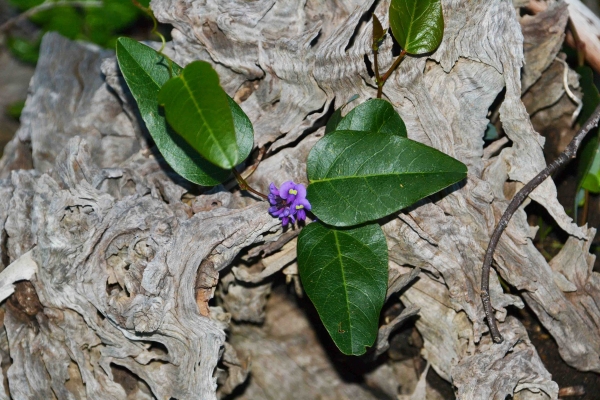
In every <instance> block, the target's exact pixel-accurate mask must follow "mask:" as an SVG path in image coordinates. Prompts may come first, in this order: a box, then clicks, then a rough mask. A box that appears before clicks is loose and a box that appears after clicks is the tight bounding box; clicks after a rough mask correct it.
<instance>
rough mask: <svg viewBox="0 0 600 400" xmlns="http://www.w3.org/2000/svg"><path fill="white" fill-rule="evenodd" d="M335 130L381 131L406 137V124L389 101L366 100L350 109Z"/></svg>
mask: <svg viewBox="0 0 600 400" xmlns="http://www.w3.org/2000/svg"><path fill="white" fill-rule="evenodd" d="M336 130H338V131H342V130H347V131H365V132H381V133H388V134H390V135H399V136H403V137H406V125H404V121H402V118H400V115H398V113H397V112H396V110H394V106H392V105H391V104H390V102H389V101H386V100H382V99H371V100H367V101H365V102H364V103H362V104H360V105H359V106H357V107H355V108H353V109H352V111H350V112H349V113H348V114H347V115H346V116H345V117H344V118H342V119H341V120H340V122H338V124H337V125H336Z"/></svg>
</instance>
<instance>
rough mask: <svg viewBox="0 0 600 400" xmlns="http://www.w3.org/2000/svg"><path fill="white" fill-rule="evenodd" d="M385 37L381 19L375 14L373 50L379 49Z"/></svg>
mask: <svg viewBox="0 0 600 400" xmlns="http://www.w3.org/2000/svg"><path fill="white" fill-rule="evenodd" d="M384 36H385V32H384V31H383V26H381V22H379V18H377V16H376V15H375V14H373V50H378V49H379V46H380V45H381V41H382V40H383V37H384Z"/></svg>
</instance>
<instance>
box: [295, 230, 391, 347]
mask: <svg viewBox="0 0 600 400" xmlns="http://www.w3.org/2000/svg"><path fill="white" fill-rule="evenodd" d="M298 271H299V273H300V279H301V280H302V285H303V287H304V290H305V291H306V294H307V295H308V297H309V298H310V300H311V301H312V302H313V304H314V305H315V308H316V309H317V312H318V313H319V316H320V317H321V321H322V322H323V325H325V328H326V329H327V332H329V335H330V336H331V338H332V339H333V341H334V342H335V344H336V345H337V346H338V348H339V349H340V350H341V351H342V353H344V354H348V355H350V354H352V355H361V354H364V353H365V351H366V347H369V346H372V345H373V343H374V342H375V339H376V338H377V329H378V321H379V313H380V312H381V307H382V306H383V303H384V301H385V295H386V291H387V281H388V253H387V245H386V241H385V236H384V234H383V231H382V230H381V227H380V226H379V225H377V224H369V225H364V226H361V227H359V228H353V229H340V228H334V227H329V226H326V225H324V224H322V223H320V222H313V223H311V224H309V225H307V226H306V227H305V228H304V229H302V232H300V236H299V237H298Z"/></svg>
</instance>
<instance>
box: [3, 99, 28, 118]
mask: <svg viewBox="0 0 600 400" xmlns="http://www.w3.org/2000/svg"><path fill="white" fill-rule="evenodd" d="M23 108H25V100H18V101H15V102H13V103H10V104H9V105H8V106H6V113H7V114H8V115H9V116H10V117H11V118H14V119H16V120H17V121H18V120H19V118H21V113H22V112H23Z"/></svg>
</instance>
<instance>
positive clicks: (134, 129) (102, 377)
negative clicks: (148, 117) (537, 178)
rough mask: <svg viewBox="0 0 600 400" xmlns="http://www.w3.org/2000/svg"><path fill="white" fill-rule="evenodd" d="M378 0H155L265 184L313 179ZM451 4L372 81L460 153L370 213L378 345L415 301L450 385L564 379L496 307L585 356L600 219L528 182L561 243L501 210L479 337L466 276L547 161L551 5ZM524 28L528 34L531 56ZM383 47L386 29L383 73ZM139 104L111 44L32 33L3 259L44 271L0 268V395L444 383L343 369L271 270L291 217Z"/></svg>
mask: <svg viewBox="0 0 600 400" xmlns="http://www.w3.org/2000/svg"><path fill="white" fill-rule="evenodd" d="M388 6H389V2H388V1H380V2H373V1H366V2H363V1H352V0H344V1H342V0H340V1H336V2H330V1H325V2H311V1H309V2H296V1H281V2H275V1H274V0H257V1H253V2H247V1H241V0H240V1H230V2H219V1H207V2H198V1H191V0H153V1H152V8H153V10H154V12H155V15H156V16H157V18H158V19H159V20H160V21H162V22H166V23H171V24H173V26H174V27H175V29H174V30H173V34H172V37H173V41H172V42H170V43H169V44H168V46H167V49H166V50H165V52H166V53H167V54H169V55H171V56H172V57H173V58H174V59H175V60H176V61H177V62H178V63H180V64H182V65H185V64H186V63H189V62H191V61H193V60H197V59H203V60H207V61H209V62H212V63H213V64H214V66H215V68H216V69H217V71H218V73H219V75H220V77H221V83H222V85H223V87H224V88H225V90H226V91H227V92H228V93H229V94H230V95H232V96H233V97H234V98H235V99H236V100H237V101H238V102H240V103H241V107H242V108H243V109H244V111H246V113H247V114H248V116H249V117H250V119H251V120H252V122H253V123H254V126H255V135H256V140H255V146H256V147H263V146H267V145H268V146H269V148H268V151H267V153H266V155H265V159H264V160H263V161H262V162H261V163H260V164H259V166H258V168H257V169H256V171H255V172H254V174H253V175H252V176H251V177H250V178H249V183H250V184H251V185H252V186H254V187H257V188H262V189H264V188H266V187H267V186H268V184H269V183H270V182H272V181H275V182H277V183H280V182H282V181H285V180H288V179H293V180H295V181H297V182H298V181H299V182H305V181H306V174H305V160H306V157H307V154H308V152H309V150H310V149H311V147H312V146H313V145H314V143H315V142H316V141H317V140H318V139H319V138H320V137H321V136H322V134H323V130H324V129H323V128H322V125H323V120H324V118H326V116H327V115H328V113H329V112H330V110H332V108H333V107H334V106H335V105H338V106H339V105H340V104H343V103H344V102H345V101H346V100H347V99H348V98H349V97H350V96H352V95H354V94H358V95H359V100H357V101H356V103H358V102H360V101H364V100H366V99H367V98H369V97H374V95H375V93H376V85H375V84H374V80H373V77H372V76H370V75H369V72H368V64H369V63H370V62H372V57H371V53H370V51H369V48H370V47H369V43H370V35H371V25H370V22H367V21H368V20H369V16H370V14H371V13H372V12H375V13H376V14H377V16H378V17H379V18H380V20H381V21H386V20H387V17H386V15H385V14H386V10H387V7H388ZM443 8H444V16H445V21H446V28H445V32H444V40H443V42H442V44H441V46H440V47H439V49H438V50H437V51H436V52H434V53H433V54H432V55H430V56H429V57H418V58H411V57H409V58H407V59H406V60H405V61H404V62H403V63H402V64H401V66H400V68H399V70H398V72H397V73H396V74H394V75H393V77H392V78H391V79H390V80H388V82H387V84H386V86H385V90H384V95H385V96H386V97H387V98H388V99H389V100H390V101H391V102H392V104H393V105H394V106H395V107H396V109H397V110H398V112H399V113H400V115H401V116H402V118H403V119H404V121H405V122H406V125H407V127H408V132H409V137H411V138H412V139H414V140H418V141H421V142H423V143H426V144H428V145H430V146H433V147H435V148H437V149H439V150H441V151H444V152H445V153H447V154H450V155H452V156H454V157H456V158H458V159H460V160H461V161H463V162H464V163H465V164H467V166H468V167H469V175H468V179H467V180H466V181H465V182H464V183H462V184H460V185H455V186H454V187H452V188H449V189H448V190H445V191H444V192H442V193H440V194H438V195H435V196H432V197H430V198H428V199H426V200H424V201H421V202H420V203H418V204H417V205H415V206H413V207H411V208H410V209H408V210H404V211H403V212H401V213H398V214H397V215H394V216H393V217H391V218H389V219H388V222H386V223H385V224H384V226H383V229H384V231H385V233H386V236H387V238H388V246H389V250H390V279H389V287H390V290H389V292H388V297H389V298H396V299H397V298H398V295H400V299H401V302H402V303H403V304H404V306H405V307H406V309H405V310H404V313H402V314H400V316H399V317H398V318H396V319H393V320H391V321H388V323H387V324H385V325H383V326H382V327H381V329H380V334H379V339H378V342H377V343H376V345H375V348H376V350H375V351H376V352H377V353H378V354H379V353H382V352H385V351H386V349H387V347H388V346H389V344H388V340H389V337H390V334H391V333H392V332H393V330H394V329H396V328H397V327H398V326H399V325H400V324H401V323H402V322H403V321H405V320H406V318H408V317H409V316H410V315H412V314H413V313H415V312H416V311H417V310H420V311H419V312H418V314H417V316H416V317H414V316H413V317H412V318H413V319H414V320H416V327H417V329H418V330H419V332H420V334H421V336H422V338H423V342H424V347H423V351H422V355H423V357H424V358H425V359H426V360H427V361H428V363H429V365H430V366H431V367H432V368H433V369H434V370H435V371H436V372H437V373H438V374H439V375H440V376H441V377H442V378H444V379H446V380H447V381H449V382H451V383H452V384H453V385H454V386H455V388H456V393H457V396H458V397H459V398H461V399H482V398H495V399H504V398H505V396H507V395H514V397H515V398H521V399H526V398H530V397H531V396H532V393H539V396H540V397H544V398H557V395H558V386H557V384H556V383H554V382H553V381H552V377H551V376H550V374H549V373H548V372H547V371H546V369H545V368H544V366H543V364H542V362H541V360H540V358H539V357H538V355H537V352H536V350H535V348H534V347H533V346H532V344H531V342H530V341H529V339H528V337H527V333H526V331H525V329H524V328H523V326H522V325H521V323H520V322H519V321H518V320H517V319H515V318H513V317H510V316H509V317H507V307H510V306H512V307H523V306H524V303H527V305H528V306H529V307H530V308H531V309H532V310H533V312H534V313H535V314H536V315H537V317H538V318H539V320H540V321H541V323H542V324H543V325H544V327H545V328H546V329H547V330H548V331H549V332H550V334H551V335H552V336H553V337H554V339H555V340H556V342H557V343H558V346H559V351H560V354H561V356H562V357H563V358H564V360H565V361H566V362H567V363H569V364H570V365H572V366H573V367H575V368H578V369H580V370H586V371H596V372H600V357H599V356H600V340H599V339H600V338H599V337H598V336H599V334H598V333H599V332H600V310H599V309H598V304H600V276H599V275H598V274H597V273H595V272H592V265H593V262H594V257H593V256H592V255H590V254H589V246H590V243H591V239H592V238H593V237H594V235H595V230H594V229H590V228H587V227H578V226H576V225H575V224H574V223H573V222H572V221H571V219H570V218H569V217H568V216H567V215H566V213H565V211H564V210H563V208H562V207H561V206H560V204H559V203H558V201H557V199H556V188H555V186H554V183H553V182H552V181H551V180H548V181H546V182H545V183H544V184H543V185H542V186H540V187H539V188H538V189H536V190H535V191H534V192H533V193H532V194H531V196H530V198H531V199H532V200H534V201H536V202H538V203H539V204H541V205H542V206H544V207H545V208H546V209H547V210H548V212H549V214H550V215H551V216H552V217H553V218H554V219H555V220H556V222H557V223H558V225H559V226H560V227H561V228H562V229H563V230H564V231H565V232H567V233H568V234H569V235H570V238H569V239H568V241H567V242H566V244H565V246H564V247H563V249H562V250H561V252H560V253H559V254H558V255H557V256H556V257H555V258H554V259H553V260H552V261H551V262H549V263H548V262H546V261H545V259H544V257H543V256H542V255H541V254H540V253H539V251H538V250H537V249H536V248H535V247H534V245H533V244H532V237H533V235H534V233H535V230H536V229H535V228H532V227H530V226H529V225H528V224H527V220H526V214H525V212H524V211H523V207H522V208H521V209H520V210H519V211H518V212H517V213H516V214H515V216H514V217H513V219H512V220H511V222H510V224H509V225H508V228H507V230H506V232H505V233H504V236H503V237H502V239H501V240H500V245H499V248H498V250H497V251H496V255H495V266H496V268H497V271H498V273H499V274H500V275H501V276H502V279H503V280H504V282H506V283H507V284H508V285H510V287H512V288H515V289H516V290H515V291H514V293H518V295H516V294H510V293H504V291H503V289H502V287H501V285H500V283H499V280H498V277H497V275H496V274H495V273H493V274H492V279H491V297H492V304H493V305H494V306H495V307H496V316H497V318H498V319H499V320H500V321H502V322H501V324H500V330H501V332H502V334H503V336H504V337H505V341H504V343H502V344H500V345H497V344H493V343H492V341H491V339H490V337H489V333H488V327H487V325H486V323H485V316H484V312H483V308H482V306H481V303H480V300H479V294H480V293H479V287H480V275H481V262H482V259H483V254H484V252H485V249H486V246H487V243H488V241H489V236H490V234H491V232H492V230H493V228H494V226H495V224H496V222H497V220H498V219H499V217H500V215H501V214H502V212H503V210H504V209H505V208H506V205H507V204H508V201H509V200H510V198H511V197H512V195H513V194H514V192H515V189H517V188H519V187H521V186H522V185H523V184H524V183H526V182H527V181H528V180H529V179H531V178H532V177H533V176H534V175H535V174H536V173H537V172H539V171H540V170H541V169H542V168H543V167H544V166H545V161H544V157H543V153H542V147H543V144H544V139H543V138H542V137H541V136H540V135H539V134H538V133H536V131H535V130H534V128H533V126H532V124H531V122H530V118H529V115H528V112H527V110H526V108H525V105H524V103H523V101H522V100H521V95H522V94H523V93H525V96H527V90H533V89H534V88H535V87H536V82H538V81H541V80H543V79H547V80H548V81H549V82H550V81H552V76H550V75H548V74H550V72H547V71H552V68H554V67H553V65H555V64H554V60H555V58H556V56H557V52H558V48H559V47H558V45H557V43H559V44H560V42H562V39H563V33H562V32H563V30H562V29H559V28H556V29H553V30H551V31H549V30H547V29H544V24H546V23H547V20H546V19H544V18H542V17H537V19H535V18H534V19H526V18H523V19H522V21H521V22H522V24H523V25H522V26H523V29H522V27H521V25H520V23H519V22H520V18H519V16H518V15H519V14H518V12H517V11H516V10H515V8H514V6H513V4H511V3H510V2H507V1H505V0H485V1H484V0H477V1H467V0H446V1H443ZM564 9H565V6H564V5H563V4H562V3H560V2H553V3H551V4H550V8H549V9H548V10H547V11H545V12H547V13H554V14H552V18H554V19H553V20H552V21H555V22H556V24H559V26H562V27H564V24H566V19H565V18H563V17H562V13H563V12H564ZM524 43H537V44H538V45H537V46H535V47H534V48H532V49H528V48H527V47H526V46H525V52H524ZM391 49H392V43H391V40H390V39H389V38H388V39H386V41H385V42H384V44H383V46H382V50H381V52H380V54H381V57H380V63H381V64H382V69H385V68H386V67H387V66H389V65H390V64H391V62H392V58H391V55H390V54H391ZM365 55H367V57H366V58H365ZM524 60H526V61H527V64H526V68H525V70H524V76H521V67H522V65H523V62H524ZM555 75H556V74H555ZM569 76H571V75H569ZM560 79H562V77H560ZM573 79H575V76H573ZM522 80H523V82H524V83H523V84H522ZM575 82H576V79H575ZM503 89H505V92H504V94H503V97H502V98H501V106H500V108H499V118H500V121H501V122H502V129H503V131H504V133H505V134H506V137H508V139H509V140H510V144H509V141H508V140H505V139H504V140H503V141H502V142H499V143H497V144H496V145H495V146H494V147H492V149H493V150H487V151H486V152H484V142H483V139H482V137H483V132H484V131H485V129H486V126H487V124H488V118H489V117H490V115H489V112H490V107H491V106H492V103H494V101H495V100H496V98H497V96H498V95H499V94H500V93H501V92H502V91H503ZM553 90H555V91H556V93H555V94H554V98H555V99H556V101H555V102H554V103H552V104H549V105H537V106H535V107H537V109H536V112H537V111H538V110H548V109H550V108H552V107H554V106H555V105H556V104H559V103H560V102H561V101H563V99H564V98H565V95H564V88H563V91H562V92H561V88H560V86H557V87H556V88H554V89H553ZM534 100H537V99H534ZM532 102H533V100H532ZM532 102H530V104H531V103H532ZM532 107H533V106H532ZM535 107H534V108H535ZM573 108H574V106H573ZM140 121H141V119H140V118H139V115H138V114H137V110H136V106H135V103H134V102H133V100H132V98H131V96H130V94H129V92H128V89H127V87H126V85H125V84H124V82H123V79H122V77H121V76H120V73H119V70H118V67H117V65H116V62H115V58H114V55H113V54H112V53H110V52H108V51H102V50H99V49H98V48H96V47H94V46H91V45H86V44H81V43H75V42H70V41H68V40H66V39H64V38H61V37H60V36H58V35H56V34H48V35H46V36H45V37H44V40H43V43H42V53H41V56H40V62H39V64H38V66H37V69H36V74H35V76H34V78H33V80H32V83H31V87H30V94H29V97H28V99H27V103H26V106H25V109H24V112H23V116H22V126H21V128H20V130H19V131H18V132H17V134H16V136H15V138H14V139H13V140H12V141H11V142H10V143H9V144H8V145H7V148H6V150H5V156H4V157H3V158H2V159H1V160H0V178H1V179H2V180H1V181H0V240H1V243H2V246H0V263H2V265H3V267H7V266H9V264H11V263H21V264H20V265H24V264H26V265H27V266H28V268H29V270H36V271H37V272H36V273H35V275H34V276H30V275H27V274H25V273H22V274H20V275H19V274H17V275H9V274H8V271H11V268H13V270H14V266H15V265H19V264H13V266H12V267H8V269H6V270H5V271H6V272H7V273H4V272H3V273H2V275H0V283H2V284H3V285H4V286H3V287H2V288H0V293H4V291H5V290H7V291H10V290H11V289H10V288H11V287H12V285H13V284H14V283H15V281H17V280H22V279H28V281H21V282H19V283H17V284H16V287H15V289H14V290H15V293H14V294H13V295H12V296H11V297H10V298H9V299H8V300H7V301H6V302H5V303H4V304H5V307H4V330H2V334H1V335H0V357H1V360H2V366H3V369H2V372H3V374H4V376H3V379H0V384H2V385H3V387H2V388H1V390H0V398H9V396H10V397H12V398H16V399H22V398H59V399H63V398H64V399H77V398H92V399H94V398H102V399H110V398H114V399H123V398H131V399H133V398H135V399H138V398H140V399H146V398H148V399H150V398H159V399H169V398H176V399H198V398H199V399H214V398H217V397H218V398H221V397H223V396H226V395H230V394H231V395H232V396H233V398H240V399H241V398H245V399H261V398H286V399H287V398H289V399H314V398H319V396H321V398H330V399H345V398H356V399H375V398H395V397H396V396H397V395H402V396H403V397H401V398H412V399H423V398H425V396H426V395H427V396H428V398H440V395H439V393H438V394H436V393H434V391H432V389H431V388H429V387H428V386H427V385H426V381H425V375H426V372H425V373H424V374H422V375H421V377H420V378H419V376H416V375H414V371H413V375H410V374H409V373H407V372H406V371H407V367H406V364H403V362H402V361H393V362H392V361H390V363H383V364H379V365H377V366H376V367H375V368H373V369H372V370H371V371H370V372H369V373H368V374H367V375H365V377H364V379H365V384H362V385H359V384H357V383H356V382H351V381H347V380H346V379H345V378H344V373H343V371H339V368H340V366H339V365H340V364H338V365H337V366H336V365H335V363H334V362H332V361H331V359H330V358H329V357H328V356H327V353H326V352H325V350H324V349H323V346H322V340H321V338H320V337H319V336H318V335H317V333H316V332H318V329H319V328H318V327H316V324H317V322H316V321H314V320H310V319H309V318H308V317H307V315H306V314H305V313H303V312H302V309H300V308H299V307H298V306H297V305H296V304H294V302H293V301H291V300H290V296H289V295H285V294H283V293H282V291H281V287H280V286H278V287H276V288H274V289H273V282H274V281H276V279H277V278H276V277H277V276H282V275H283V274H281V272H280V271H284V273H285V275H286V277H287V278H288V279H289V280H290V281H294V282H295V283H296V291H298V292H300V290H299V289H300V287H299V286H298V280H297V274H296V265H295V258H294V255H295V246H296V244H295V239H294V238H295V236H296V234H297V230H288V231H283V230H282V228H281V227H280V224H279V223H278V221H277V220H275V219H273V218H271V217H270V216H269V215H268V213H267V211H266V210H267V205H266V204H265V203H264V202H261V201H259V200H258V199H256V198H254V197H253V196H249V195H247V194H244V193H241V192H239V191H237V190H233V191H230V190H227V189H226V188H228V187H229V186H228V185H227V184H226V185H224V186H219V187H216V188H213V189H208V188H197V187H193V186H191V185H189V184H187V183H185V182H183V181H182V180H181V179H180V178H178V177H177V176H176V175H175V174H173V173H172V171H171V170H170V169H169V168H168V166H166V165H165V163H164V162H163V161H162V159H161V158H160V155H159V154H158V152H157V151H156V149H155V148H154V147H152V143H151V141H150V139H149V136H148V135H147V133H146V131H145V128H144V127H143V124H141V123H140ZM490 146H492V145H490ZM419 269H420V271H422V272H421V273H420V274H419ZM416 275H418V277H417V276H416ZM11 276H13V278H11ZM274 277H275V278H274ZM273 290H274V292H273V293H271V292H272V291H273ZM270 293H271V294H270ZM269 294H270V295H269ZM300 294H301V292H300ZM213 296H214V297H215V299H214V300H212V298H213ZM213 301H214V303H213ZM302 304H305V303H302ZM341 365H342V368H343V365H344V364H341ZM426 371H427V369H426ZM340 372H341V373H340ZM399 385H401V386H402V390H401V392H400V393H399V392H398V386H399ZM236 388H237V390H236ZM382 396H383V397H382ZM436 396H437V397H436Z"/></svg>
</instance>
